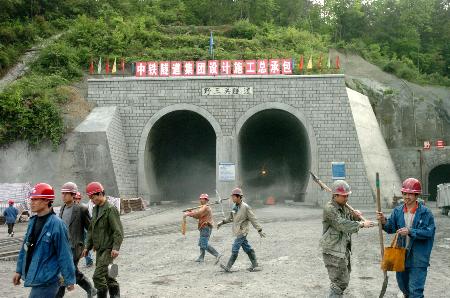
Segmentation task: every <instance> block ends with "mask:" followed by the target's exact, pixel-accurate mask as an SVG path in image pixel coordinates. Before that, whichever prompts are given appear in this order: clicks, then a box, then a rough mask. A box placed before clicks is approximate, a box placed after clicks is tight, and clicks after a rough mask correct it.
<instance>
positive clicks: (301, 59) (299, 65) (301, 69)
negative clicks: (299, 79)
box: [298, 55, 303, 72]
mask: <svg viewBox="0 0 450 298" xmlns="http://www.w3.org/2000/svg"><path fill="white" fill-rule="evenodd" d="M298 69H299V70H300V72H302V71H303V55H302V56H301V57H300V63H299V64H298Z"/></svg>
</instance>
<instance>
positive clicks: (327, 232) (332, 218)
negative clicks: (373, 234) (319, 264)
mask: <svg viewBox="0 0 450 298" xmlns="http://www.w3.org/2000/svg"><path fill="white" fill-rule="evenodd" d="M322 225H323V232H322V238H321V239H320V246H321V247H322V252H323V253H325V254H330V255H333V256H336V257H338V258H345V254H346V252H347V250H351V241H352V238H351V234H352V233H356V232H358V231H359V229H360V223H359V222H358V221H356V220H355V218H354V217H353V215H352V214H351V212H350V210H348V209H347V208H345V207H343V206H340V205H339V204H338V203H336V202H335V201H334V200H333V199H332V200H330V201H329V202H328V203H326V204H325V206H324V208H323V219H322Z"/></svg>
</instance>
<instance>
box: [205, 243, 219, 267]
mask: <svg viewBox="0 0 450 298" xmlns="http://www.w3.org/2000/svg"><path fill="white" fill-rule="evenodd" d="M206 251H207V252H209V253H210V254H212V255H213V256H214V257H216V261H215V262H214V265H217V263H219V261H220V258H221V257H222V255H221V254H219V253H218V252H217V250H215V248H214V247H212V246H211V245H208V248H207V249H206Z"/></svg>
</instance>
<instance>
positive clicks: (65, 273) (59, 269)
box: [16, 213, 75, 287]
mask: <svg viewBox="0 0 450 298" xmlns="http://www.w3.org/2000/svg"><path fill="white" fill-rule="evenodd" d="M36 218H37V216H33V217H31V219H30V223H29V225H28V229H27V233H26V234H25V237H24V242H23V245H22V248H21V249H20V253H19V257H18V260H17V266H16V272H17V273H19V274H21V275H22V279H23V280H24V286H25V287H39V286H47V285H51V284H54V283H55V282H57V281H58V280H59V274H61V275H62V277H63V278H64V285H65V286H68V285H74V284H75V266H74V264H73V257H72V251H71V248H70V243H69V236H68V233H67V227H66V225H65V224H64V222H63V221H62V220H61V219H60V218H59V217H57V216H56V215H55V214H54V213H53V214H51V215H50V217H49V218H48V219H47V221H46V223H45V224H44V226H43V227H42V231H41V233H40V235H39V237H38V239H37V241H36V244H35V247H34V251H33V256H32V259H31V263H30V267H29V268H28V272H27V273H26V275H25V265H26V259H27V258H26V254H27V250H28V249H27V248H26V247H27V241H28V240H29V236H30V233H31V231H32V230H33V226H34V224H35V222H36Z"/></svg>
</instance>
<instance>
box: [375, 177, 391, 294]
mask: <svg viewBox="0 0 450 298" xmlns="http://www.w3.org/2000/svg"><path fill="white" fill-rule="evenodd" d="M376 175H377V176H376V187H377V210H378V212H381V195H380V174H378V172H377V174H376ZM378 235H379V237H380V247H381V259H383V256H384V242H383V225H382V224H381V220H379V222H378ZM383 275H384V280H383V285H382V287H381V292H380V296H379V298H383V297H384V294H385V293H386V288H387V285H388V275H387V272H386V271H384V270H383Z"/></svg>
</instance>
